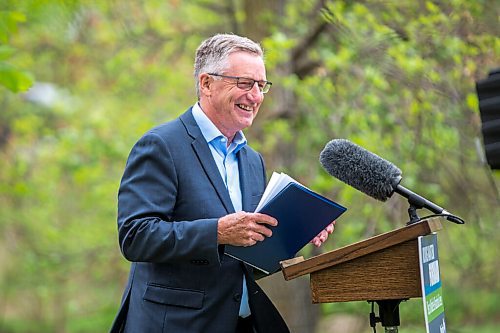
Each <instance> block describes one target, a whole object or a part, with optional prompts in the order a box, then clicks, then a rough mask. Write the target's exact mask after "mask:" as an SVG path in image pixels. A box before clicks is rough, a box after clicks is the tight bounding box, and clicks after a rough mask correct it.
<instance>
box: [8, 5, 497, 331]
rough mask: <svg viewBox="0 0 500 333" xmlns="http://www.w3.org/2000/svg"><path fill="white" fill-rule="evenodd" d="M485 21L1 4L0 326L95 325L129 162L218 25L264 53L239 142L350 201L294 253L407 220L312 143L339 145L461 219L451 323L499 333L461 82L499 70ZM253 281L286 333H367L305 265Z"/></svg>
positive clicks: (118, 280)
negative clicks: (319, 297)
mask: <svg viewBox="0 0 500 333" xmlns="http://www.w3.org/2000/svg"><path fill="white" fill-rule="evenodd" d="M499 17H500V3H499V2H498V1H496V0H477V1H468V0H449V1H424V0H416V1H390V0H387V1H370V0H366V1H355V2H354V1H347V0H346V1H329V0H323V1H321V0H293V1H292V0H289V1H286V0H277V1H266V0H223V1H220V0H217V1H216V0H214V1H212V0H192V1H180V0H148V1H133V0H120V1H118V0H115V1H111V0H110V1H97V0H94V1H91V0H88V1H86V0H80V1H79V0H52V1H50V0H23V1H16V0H2V2H1V4H0V332H3V333H18V332H56V333H63V332H68V333H70V332H71V333H76V332H82V333H83V332H106V331H107V330H108V329H109V327H110V325H111V322H112V320H113V318H114V315H115V313H116V311H117V309H118V305H119V302H120V298H121V294H122V291H123V287H124V284H125V282H126V279H127V274H128V268H129V264H128V263H127V262H126V261H125V260H124V259H123V258H122V257H121V255H120V251H119V248H118V242H117V231H116V201H117V200H116V198H117V189H118V186H119V181H120V178H121V175H122V172H123V168H124V165H125V162H126V158H127V155H128V153H129V151H130V149H131V147H132V145H133V144H134V143H135V141H136V140H137V139H138V138H139V137H140V136H141V135H142V134H143V133H144V132H145V131H146V130H148V129H149V128H150V127H152V126H155V125H157V124H160V123H162V122H165V121H168V120H171V119H173V118H174V117H176V116H177V115H179V114H181V113H182V112H184V111H185V110H186V109H187V108H188V107H189V106H191V105H192V104H193V103H194V102H195V101H196V97H195V96H196V95H195V89H194V80H193V77H192V67H193V59H194V52H195V49H196V47H197V46H198V44H199V43H200V42H201V41H202V40H203V39H205V38H206V37H208V36H210V35H212V34H214V33H217V32H233V33H237V34H242V35H246V36H248V37H250V38H252V39H254V40H257V41H259V42H261V44H262V46H263V47H264V49H265V51H266V63H267V76H268V79H269V80H270V81H272V82H273V87H272V89H271V91H270V93H269V94H268V95H266V101H265V103H264V105H263V107H262V108H261V111H260V114H259V116H258V118H257V121H256V122H255V123H254V125H253V127H251V128H250V129H249V130H247V131H246V135H247V137H248V140H249V143H250V144H251V145H252V146H253V147H254V148H256V149H257V150H259V151H260V152H262V154H263V155H264V157H265V160H266V164H267V169H268V173H269V175H270V173H271V172H272V171H281V172H286V173H288V174H289V175H291V176H293V177H294V178H296V179H297V180H299V181H300V182H302V183H304V184H307V185H308V186H309V187H311V188H312V189H314V190H316V191H318V192H320V193H322V194H323V195H325V196H327V197H329V198H331V199H333V200H335V201H338V202H339V203H341V204H343V205H344V206H346V207H348V209H349V210H348V211H347V213H346V214H344V215H343V216H342V218H340V219H339V220H338V221H337V228H336V231H335V233H334V234H333V236H332V237H330V239H329V240H328V241H327V243H326V244H325V245H324V246H323V247H322V248H321V249H320V250H317V249H313V248H312V246H311V245H308V246H306V248H304V250H303V251H302V253H301V254H302V255H304V256H306V257H309V256H312V255H315V254H319V253H320V252H319V251H321V252H325V251H330V250H333V249H336V248H339V247H341V246H344V245H348V244H351V243H354V242H357V241H360V240H363V239H366V238H368V237H371V236H373V235H376V234H380V233H383V232H387V231H390V230H392V229H395V228H399V227H402V226H404V224H405V223H406V222H407V221H408V214H407V208H408V204H407V202H406V201H405V200H404V199H402V198H401V197H396V196H394V197H393V198H391V199H390V200H388V201H387V202H385V203H382V202H378V201H376V200H374V199H372V198H370V197H368V196H366V195H364V194H362V193H361V192H358V191H356V190H355V189H353V188H351V187H349V186H347V185H345V184H343V183H341V182H340V181H338V180H336V179H334V178H333V177H331V176H329V175H328V174H327V173H326V172H325V171H323V170H322V168H321V166H320V164H319V162H318V157H319V153H320V152H321V150H322V149H323V147H324V145H325V144H326V143H327V142H328V141H330V140H331V139H334V138H346V139H349V140H351V141H353V142H355V143H357V144H359V145H361V146H363V147H364V148H366V149H368V150H370V151H372V152H374V153H376V154H378V155H379V156H381V157H383V158H385V159H387V160H389V161H391V162H393V163H394V164H396V165H397V166H398V167H399V168H401V170H403V182H402V184H403V185H404V186H405V187H408V188H411V189H412V190H413V191H415V192H417V193H419V194H421V195H423V196H425V197H426V198H429V199H430V200H432V201H433V202H435V203H437V204H439V205H440V206H443V207H445V208H446V209H447V210H449V211H451V212H453V213H454V214H456V215H459V216H461V217H462V218H463V219H465V220H466V222H467V224H465V225H463V226H460V225H455V224H451V223H448V222H445V223H444V229H443V230H441V231H440V232H439V233H438V237H439V254H440V266H441V278H442V281H443V282H442V283H443V293H444V305H445V316H446V320H447V329H448V331H449V332H461V333H465V332H476V333H486V332H488V333H489V332H497V330H498V329H497V328H496V327H497V326H499V325H500V297H499V295H500V270H499V268H498V267H500V259H499V255H498V253H499V250H500V248H499V244H500V233H499V232H498V228H499V226H500V210H499V206H500V197H499V187H500V186H499V184H500V179H499V178H500V175H499V173H498V171H495V170H491V168H490V166H489V165H488V164H487V163H486V160H485V156H484V149H483V148H484V147H483V138H482V135H481V118H480V112H479V107H478V98H477V94H476V86H475V84H476V82H477V81H478V80H481V79H484V78H486V77H487V75H488V72H489V71H490V70H491V69H493V68H495V67H499V66H500V37H499V36H500V24H499ZM427 213H429V214H430V212H425V211H421V212H419V214H420V215H421V216H425V215H426V214H427ZM260 283H261V284H262V285H263V287H264V288H266V289H267V290H269V295H270V296H271V298H272V299H273V301H274V302H275V303H276V304H277V306H278V307H279V308H280V310H281V312H282V313H283V315H284V316H285V318H286V320H287V322H288V323H289V325H290V327H291V329H292V332H342V333H365V332H371V329H370V327H369V324H368V313H369V311H370V306H369V304H368V303H364V302H352V303H332V304H323V305H317V304H316V305H313V304H311V301H310V291H309V285H308V278H307V277H306V278H305V279H298V280H296V281H295V280H294V281H291V282H286V281H284V279H283V277H282V275H281V274H280V273H278V274H275V275H274V276H272V277H269V278H265V279H263V280H261V281H260ZM332 288H335V286H332ZM400 311H401V331H404V332H423V331H424V330H425V329H424V314H423V310H422V300H421V299H411V300H409V301H407V302H404V303H402V304H401V306H400ZM378 330H380V331H382V328H381V327H380V326H379V327H378Z"/></svg>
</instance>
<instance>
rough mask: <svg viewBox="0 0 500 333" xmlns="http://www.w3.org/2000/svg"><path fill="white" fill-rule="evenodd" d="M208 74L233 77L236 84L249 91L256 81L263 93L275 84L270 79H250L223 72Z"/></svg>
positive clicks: (227, 77)
mask: <svg viewBox="0 0 500 333" xmlns="http://www.w3.org/2000/svg"><path fill="white" fill-rule="evenodd" d="M208 75H212V76H219V77H223V78H226V79H233V80H236V86H237V87H238V88H240V89H241V90H245V91H249V90H252V88H253V86H254V84H255V83H257V86H258V87H259V90H260V92H261V93H263V94H265V93H267V92H268V91H269V89H271V86H272V85H273V84H272V82H269V81H257V80H254V79H250V78H247V77H241V76H229V75H221V74H215V73H208Z"/></svg>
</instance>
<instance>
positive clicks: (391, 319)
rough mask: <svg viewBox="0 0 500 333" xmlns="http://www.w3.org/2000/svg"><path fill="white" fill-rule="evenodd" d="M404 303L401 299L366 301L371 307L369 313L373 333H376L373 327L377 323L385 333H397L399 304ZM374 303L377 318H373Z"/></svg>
mask: <svg viewBox="0 0 500 333" xmlns="http://www.w3.org/2000/svg"><path fill="white" fill-rule="evenodd" d="M402 301H404V300H403V299H389V300H378V301H368V303H371V305H372V312H371V313H370V326H371V327H372V328H373V332H376V329H375V325H376V324H377V323H378V322H379V323H381V325H382V326H383V327H384V330H385V333H398V326H399V325H400V320H399V304H400V303H401V302H402ZM374 302H376V303H377V305H378V313H379V316H378V317H376V316H375V311H374Z"/></svg>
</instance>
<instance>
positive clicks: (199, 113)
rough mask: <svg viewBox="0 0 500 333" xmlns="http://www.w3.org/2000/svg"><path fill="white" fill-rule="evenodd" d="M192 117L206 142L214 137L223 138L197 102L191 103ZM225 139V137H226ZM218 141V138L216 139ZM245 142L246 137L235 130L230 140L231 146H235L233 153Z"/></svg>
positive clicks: (209, 141)
mask: <svg viewBox="0 0 500 333" xmlns="http://www.w3.org/2000/svg"><path fill="white" fill-rule="evenodd" d="M192 110H193V111H192V112H193V117H194V120H195V121H196V123H197V124H198V127H199V128H200V130H201V134H203V137H204V138H205V140H206V141H207V142H208V143H211V142H212V141H213V140H215V139H216V138H219V139H221V138H225V136H224V135H223V134H222V132H221V131H220V130H219V129H218V128H217V126H215V125H214V123H213V122H212V121H211V120H210V119H209V118H208V117H207V115H206V114H205V112H203V110H202V109H201V106H200V104H199V103H196V104H195V105H193V109H192ZM226 140H227V138H226ZM217 141H219V140H217ZM246 144H247V139H246V137H245V135H244V134H243V132H242V131H238V132H236V135H235V136H234V138H233V141H232V142H231V146H233V145H234V146H235V148H234V153H235V154H236V153H237V152H238V151H239V150H240V149H241V148H243V147H244V146H245V145H246Z"/></svg>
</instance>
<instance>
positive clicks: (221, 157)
mask: <svg viewBox="0 0 500 333" xmlns="http://www.w3.org/2000/svg"><path fill="white" fill-rule="evenodd" d="M192 112H193V117H194V119H195V121H196V123H197V124H198V126H199V127H200V130H201V133H202V134H203V137H204V138H205V140H206V141H207V142H208V146H209V147H210V151H211V152H212V156H213V157H214V160H215V164H217V168H218V169H219V173H220V175H221V177H222V180H223V181H224V184H225V185H226V188H227V190H228V192H229V196H230V197H231V202H232V203H233V207H234V210H235V211H236V212H239V211H241V210H242V209H243V208H242V206H243V205H242V201H241V187H240V172H239V169H238V158H237V157H236V153H237V152H238V151H239V150H240V149H241V148H243V147H244V146H245V145H246V144H247V140H246V138H245V135H243V132H241V131H239V132H237V133H236V135H235V136H234V138H233V141H232V142H231V144H230V145H229V146H228V145H227V138H226V137H225V136H224V135H223V134H222V133H221V132H220V131H219V129H218V128H217V127H216V126H215V125H214V124H213V123H212V121H211V120H210V119H209V118H208V117H207V116H206V115H205V113H204V112H203V110H202V109H201V107H200V105H199V104H198V103H196V104H195V105H194V106H193V109H192ZM239 315H240V317H243V318H245V317H248V316H249V315H250V306H249V305H248V290H247V284H246V279H245V275H243V291H242V295H241V303H240V312H239Z"/></svg>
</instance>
